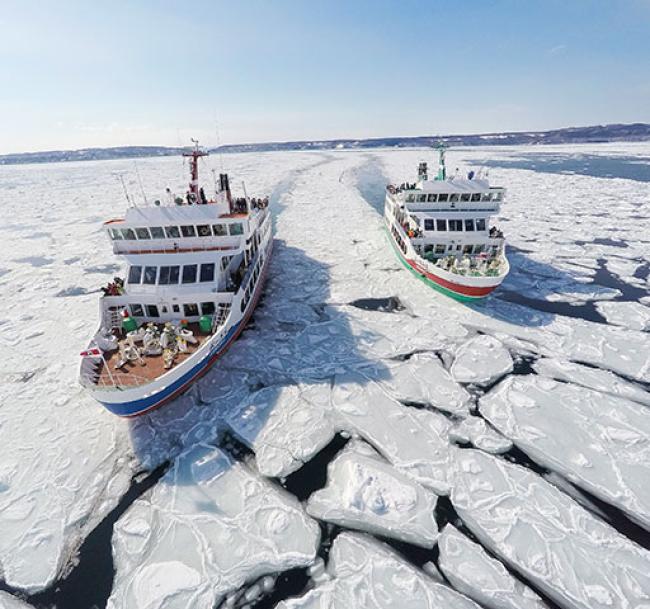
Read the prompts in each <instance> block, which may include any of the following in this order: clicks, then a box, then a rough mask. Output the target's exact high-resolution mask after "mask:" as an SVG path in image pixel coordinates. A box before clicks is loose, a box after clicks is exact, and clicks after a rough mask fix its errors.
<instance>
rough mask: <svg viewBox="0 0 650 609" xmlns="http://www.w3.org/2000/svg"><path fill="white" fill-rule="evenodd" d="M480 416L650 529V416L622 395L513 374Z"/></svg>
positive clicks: (538, 459) (482, 406)
mask: <svg viewBox="0 0 650 609" xmlns="http://www.w3.org/2000/svg"><path fill="white" fill-rule="evenodd" d="M480 410H481V413H482V414H483V415H484V416H485V417H486V418H487V419H488V420H489V421H490V422H491V423H492V424H493V425H494V426H495V427H496V428H497V429H499V430H500V431H501V432H502V433H503V434H504V435H505V436H507V437H508V438H511V439H512V440H513V441H514V442H515V444H517V446H519V447H520V448H521V449H522V450H524V451H525V452H527V453H528V454H529V455H530V456H531V457H532V458H533V459H534V460H535V461H536V462H538V463H540V464H542V465H544V466H546V467H548V468H549V469H552V470H555V471H556V472H558V473H560V474H563V475H565V476H566V477H567V478H568V479H569V480H570V481H571V482H573V483H575V484H577V485H578V486H581V487H583V488H585V489H586V490H588V491H589V492H591V493H592V494H594V495H595V496H597V497H599V498H600V499H602V500H603V501H606V502H608V503H611V504H612V505H615V506H617V507H619V508H620V509H622V510H623V511H624V512H625V513H626V514H627V515H628V516H629V517H630V518H631V519H632V520H635V521H636V522H637V523H639V524H641V525H642V526H644V527H645V528H646V529H650V485H649V484H648V480H650V417H648V410H647V408H645V407H644V406H641V405H640V404H637V403H635V402H630V401H628V400H625V399H623V398H618V397H613V396H609V395H606V394H603V393H600V392H597V391H592V390H589V389H585V388H583V387H575V386H573V385H570V384H567V383H560V382H558V381H554V380H552V379H547V378H543V377H535V376H529V377H525V378H523V377H514V378H509V379H507V380H506V381H504V382H503V383H502V384H501V385H500V386H499V387H498V388H497V389H496V390H494V391H492V392H490V393H489V394H487V395H486V396H484V397H483V398H481V401H480Z"/></svg>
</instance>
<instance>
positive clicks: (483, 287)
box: [386, 228, 505, 302]
mask: <svg viewBox="0 0 650 609" xmlns="http://www.w3.org/2000/svg"><path fill="white" fill-rule="evenodd" d="M386 237H387V239H388V240H389V241H390V244H391V246H392V248H393V250H394V252H395V255H396V256H397V258H398V260H399V261H400V262H401V263H402V265H403V266H404V267H405V268H407V269H408V270H409V271H411V273H413V275H415V276H416V277H417V278H418V279H420V281H422V282H423V283H425V284H426V285H427V286H429V287H430V288H433V289H434V290H437V291H438V292H440V293H442V294H444V295H445V296H449V297H451V298H454V299H455V300H459V301H461V302H475V301H477V300H480V299H482V298H485V297H486V296H488V295H489V294H491V293H492V292H493V291H494V290H495V289H496V288H498V287H499V286H500V285H501V283H502V282H503V280H504V278H505V274H503V275H502V276H499V277H494V278H485V277H482V278H480V283H479V281H476V282H475V284H474V285H472V283H473V282H472V280H471V278H469V277H463V279H464V281H465V282H464V283H461V282H460V281H457V280H455V279H454V278H447V277H442V276H441V274H440V275H438V274H435V273H432V272H431V271H429V270H427V269H426V268H425V267H424V264H423V263H422V262H420V261H419V256H417V254H415V253H414V252H413V251H412V248H411V247H410V246H409V247H408V249H407V252H408V253H410V254H411V255H410V256H409V255H408V254H407V255H404V254H403V253H402V251H401V250H400V249H399V247H398V246H397V244H396V243H395V240H394V239H393V237H392V235H391V233H390V230H389V229H388V228H387V230H386ZM447 275H449V273H447Z"/></svg>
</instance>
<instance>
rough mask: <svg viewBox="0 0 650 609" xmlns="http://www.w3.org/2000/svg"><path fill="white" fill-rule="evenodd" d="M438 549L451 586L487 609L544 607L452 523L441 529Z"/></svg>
mask: <svg viewBox="0 0 650 609" xmlns="http://www.w3.org/2000/svg"><path fill="white" fill-rule="evenodd" d="M438 548H439V549H440V558H439V564H440V569H441V570H442V572H443V573H444V574H445V576H446V577H447V579H448V580H449V582H450V583H451V585H452V586H453V587H454V588H456V590H458V591H459V592H462V593H463V594H464V595H465V596H468V597H469V598H471V599H473V600H475V601H476V602H477V603H479V604H481V605H482V606H484V607H486V608H487V609H546V604H545V603H543V602H542V600H541V599H540V598H539V596H538V595H537V594H535V593H534V592H533V591H532V590H531V589H530V588H528V587H527V586H524V584H522V583H521V582H520V581H519V580H518V579H516V578H515V577H513V576H512V575H510V573H508V570H507V569H506V568H505V567H504V566H503V565H502V564H501V563H500V562H499V561H498V560H495V559H494V558H492V557H491V556H489V555H488V554H487V552H486V551H485V550H484V549H483V548H482V547H481V546H480V545H478V544H477V543H474V542H473V541H470V540H469V539H468V538H467V537H466V536H465V535H463V534H462V533H460V532H459V531H458V530H457V529H456V528H454V527H453V526H451V525H447V526H446V527H445V528H444V529H443V530H442V531H441V533H440V538H439V539H438Z"/></svg>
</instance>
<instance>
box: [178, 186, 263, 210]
mask: <svg viewBox="0 0 650 609" xmlns="http://www.w3.org/2000/svg"><path fill="white" fill-rule="evenodd" d="M167 196H168V197H170V199H171V198H173V195H172V191H171V190H170V189H169V188H168V189H167ZM174 202H175V203H176V205H207V204H208V203H210V202H211V201H208V198H207V197H206V196H205V190H203V187H201V188H199V196H198V197H197V196H196V194H195V193H193V192H191V191H189V190H188V191H187V192H186V193H185V199H183V198H182V197H176V198H174ZM249 203H250V207H251V209H264V208H265V207H268V205H269V198H268V197H264V198H262V197H253V198H252V199H250V200H248V201H247V199H246V198H245V197H237V198H236V199H233V201H232V211H233V212H234V213H246V212H247V211H248V204H249Z"/></svg>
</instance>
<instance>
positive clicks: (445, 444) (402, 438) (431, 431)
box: [332, 373, 451, 495]
mask: <svg viewBox="0 0 650 609" xmlns="http://www.w3.org/2000/svg"><path fill="white" fill-rule="evenodd" d="M332 406H333V408H334V411H335V416H336V417H337V418H338V421H337V423H338V425H339V427H340V428H341V429H345V430H348V431H350V432H352V433H357V434H358V435H360V436H361V437H362V438H364V439H365V440H366V441H367V442H368V443H370V444H371V445H372V446H373V447H374V448H375V449H377V451H378V452H379V453H380V454H381V455H382V456H384V457H385V458H386V459H387V460H388V461H389V462H390V463H392V464H393V465H394V466H395V467H396V468H398V469H399V470H401V471H402V472H404V473H406V474H408V475H409V476H411V477H413V478H414V479H415V480H417V481H418V482H419V483H420V484H423V485H424V486H426V487H428V488H430V489H432V490H433V491H434V492H435V493H437V494H442V495H444V494H447V493H448V492H449V484H448V482H447V477H448V468H449V449H450V446H449V441H448V439H447V436H448V432H449V428H450V426H451V423H450V422H449V421H448V420H447V418H446V417H445V416H444V415H442V414H440V413H437V412H432V411H427V410H421V409H417V408H412V407H409V406H404V405H402V404H400V403H399V402H398V401H396V400H395V399H393V398H391V397H390V396H389V395H388V394H387V393H385V392H384V391H383V390H382V389H381V388H380V386H379V385H378V384H377V383H375V382H373V381H369V380H368V379H367V378H366V377H364V376H362V375H360V374H356V373H349V374H343V375H337V376H336V378H335V381H334V389H333V391H332Z"/></svg>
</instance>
